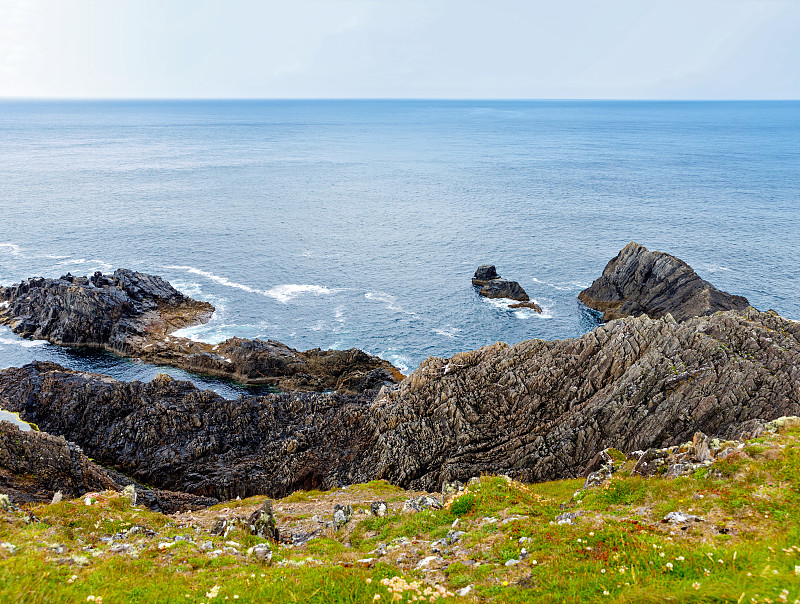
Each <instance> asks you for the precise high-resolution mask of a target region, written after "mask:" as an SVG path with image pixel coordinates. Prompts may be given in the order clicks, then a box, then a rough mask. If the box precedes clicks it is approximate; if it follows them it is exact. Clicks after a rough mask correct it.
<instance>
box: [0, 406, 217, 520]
mask: <svg viewBox="0 0 800 604" xmlns="http://www.w3.org/2000/svg"><path fill="white" fill-rule="evenodd" d="M132 484H134V483H133V481H132V480H130V479H128V478H126V477H125V476H122V475H120V474H119V473H118V472H114V471H113V470H107V469H106V468H103V467H101V466H98V465H97V464H96V463H94V462H92V461H91V460H90V459H89V458H88V457H86V455H84V454H83V452H82V451H81V449H80V447H78V446H77V445H75V444H74V443H71V442H68V441H66V440H65V439H64V438H62V437H60V436H52V435H50V434H46V433H43V432H35V431H28V432H23V431H21V430H20V429H19V428H17V427H16V426H14V425H13V424H11V423H10V422H0V492H2V493H5V494H7V495H9V496H10V498H11V499H12V501H14V502H15V503H27V502H34V501H35V502H40V503H43V502H50V501H51V500H52V499H53V495H54V494H55V493H56V492H58V491H60V492H61V493H62V495H63V496H65V497H68V498H74V497H79V496H81V495H83V494H84V493H87V492H92V491H103V490H114V491H119V490H122V489H123V487H125V486H128V485H132ZM134 489H135V492H136V497H137V500H138V501H139V503H140V504H144V505H146V506H147V507H149V508H150V509H153V510H156V511H160V512H163V513H166V514H171V513H173V512H179V511H186V510H197V509H201V508H205V507H208V506H210V505H214V504H215V503H218V500H216V499H212V498H204V497H197V496H195V495H189V494H187V493H173V492H170V491H162V490H159V489H145V488H143V487H142V486H141V485H135V486H134Z"/></svg>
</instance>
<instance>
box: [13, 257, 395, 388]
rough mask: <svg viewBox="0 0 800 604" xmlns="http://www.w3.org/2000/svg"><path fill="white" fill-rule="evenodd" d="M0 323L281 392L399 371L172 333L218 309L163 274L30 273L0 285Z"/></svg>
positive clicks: (351, 359)
mask: <svg viewBox="0 0 800 604" xmlns="http://www.w3.org/2000/svg"><path fill="white" fill-rule="evenodd" d="M0 302H3V304H2V305H0V324H6V325H9V326H10V327H11V329H12V331H14V332H15V333H17V334H19V335H21V336H23V337H29V338H35V339H42V340H48V341H50V342H52V343H54V344H59V345H62V346H87V347H93V348H102V349H104V350H107V351H109V352H113V353H115V354H118V355H120V356H125V357H135V358H140V359H142V360H143V361H147V362H149V363H154V364H157V365H171V366H173V367H179V368H181V369H186V370H189V371H194V372H197V373H203V374H207V375H212V376H218V377H224V378H230V379H232V380H236V381H238V382H241V383H244V384H264V385H271V386H275V387H278V388H280V389H283V390H305V391H322V390H338V391H342V392H351V393H356V392H367V391H377V390H378V389H379V388H380V387H381V386H383V385H386V384H389V385H391V384H394V383H396V382H397V381H399V380H400V379H402V377H403V376H402V375H401V374H400V372H399V371H398V370H397V368H395V367H394V366H393V365H392V364H391V363H389V362H388V361H384V360H383V359H380V358H378V357H375V356H371V355H369V354H367V353H365V352H363V351H361V350H356V349H350V350H319V349H313V350H307V351H305V352H301V351H298V350H294V349H293V348H289V347H288V346H286V345H285V344H281V343H280V342H276V341H273V340H268V341H262V340H248V339H244V338H230V339H228V340H226V341H224V342H221V343H219V344H216V345H212V344H206V343H203V342H195V341H192V340H189V339H187V338H180V337H176V336H172V335H170V334H172V332H174V331H175V330H177V329H180V328H182V327H187V326H189V325H195V324H198V323H205V322H206V321H208V319H209V318H210V317H211V315H212V313H213V312H214V307H213V306H212V305H211V304H209V303H208V302H201V301H199V300H193V299H192V298H189V297H188V296H185V295H184V294H182V293H180V292H179V291H178V290H176V289H175V288H174V287H172V286H171V285H170V284H169V283H168V282H166V281H164V280H163V279H162V278H161V277H157V276H154V275H147V274H144V273H137V272H135V271H131V270H128V269H118V270H116V271H114V273H113V274H112V275H103V274H101V273H99V272H97V273H95V274H94V276H92V277H91V278H87V277H73V276H72V275H69V274H68V275H65V276H63V277H61V278H60V279H43V278H36V279H28V280H27V281H23V282H22V283H20V284H18V285H14V286H10V287H0Z"/></svg>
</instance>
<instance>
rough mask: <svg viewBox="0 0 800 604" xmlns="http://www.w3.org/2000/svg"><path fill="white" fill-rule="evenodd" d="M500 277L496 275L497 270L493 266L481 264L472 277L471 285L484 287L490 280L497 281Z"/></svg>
mask: <svg viewBox="0 0 800 604" xmlns="http://www.w3.org/2000/svg"><path fill="white" fill-rule="evenodd" d="M499 278H500V275H498V274H497V269H496V268H495V266H494V264H482V265H481V266H479V267H478V269H477V270H476V271H475V274H474V275H473V276H472V285H477V286H481V287H482V286H484V285H486V284H487V283H489V281H491V280H492V279H499Z"/></svg>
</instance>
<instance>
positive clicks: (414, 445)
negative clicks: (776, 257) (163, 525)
mask: <svg viewBox="0 0 800 604" xmlns="http://www.w3.org/2000/svg"><path fill="white" fill-rule="evenodd" d="M798 384H800V324H798V323H793V322H791V321H787V320H785V319H782V318H781V317H779V316H778V315H776V314H775V313H771V312H767V313H759V312H758V311H755V310H754V309H749V310H748V311H746V312H744V313H737V312H734V311H729V312H722V313H717V314H714V315H712V316H702V317H694V318H691V319H688V320H686V321H684V322H681V323H678V322H676V321H675V320H674V319H672V317H671V316H666V317H663V318H661V319H651V318H649V317H647V316H644V315H643V316H640V317H635V318H634V317H629V318H625V319H620V320H617V321H612V322H610V323H608V324H606V325H603V326H601V327H598V328H597V329H595V330H594V331H592V332H591V333H588V334H585V335H584V336H582V337H580V338H575V339H570V340H560V341H553V342H546V341H542V340H530V341H526V342H521V343H520V344H516V345H514V346H508V345H506V344H503V343H497V344H494V345H492V346H487V347H485V348H482V349H480V350H476V351H472V352H466V353H461V354H457V355H455V356H454V357H452V358H450V359H441V358H430V359H428V360H427V361H426V362H424V363H423V364H422V365H421V366H420V367H419V369H418V370H417V371H415V372H414V373H413V374H412V375H411V376H409V378H407V379H406V380H404V381H403V382H402V383H401V384H400V385H399V386H394V387H391V388H388V387H387V388H384V389H382V391H381V393H380V394H379V395H378V397H377V399H375V400H374V401H373V400H372V399H371V398H370V397H365V396H360V397H358V396H344V395H341V394H322V393H309V394H300V393H293V394H288V393H287V394H273V395H268V396H262V397H242V398H239V399H236V400H225V399H223V398H222V397H220V396H218V395H217V394H215V393H213V392H210V391H205V392H201V391H199V390H197V388H196V387H194V386H193V385H192V384H190V383H188V382H178V381H174V380H172V379H171V378H169V377H166V376H162V377H159V378H158V379H156V380H153V382H151V383H149V384H142V383H138V382H132V383H123V382H118V381H116V380H113V379H111V378H108V377H104V376H100V375H95V374H86V373H79V372H73V371H68V370H65V369H63V368H61V367H59V366H58V365H54V364H52V363H34V364H31V365H27V366H25V367H23V368H20V369H7V370H4V371H0V406H2V407H4V408H6V409H10V410H13V411H17V412H19V413H20V416H21V417H22V418H23V419H25V420H26V421H32V422H35V423H37V424H38V425H39V426H40V427H41V428H42V429H43V430H47V431H48V432H51V433H54V434H61V435H63V436H65V437H66V438H68V439H69V440H71V441H74V442H76V443H78V444H79V445H80V446H81V447H82V448H83V449H84V450H85V451H87V453H88V454H89V455H91V456H92V457H93V458H94V459H96V460H98V461H99V462H100V463H103V464H104V465H107V466H114V467H116V468H117V469H119V470H120V471H123V472H125V473H127V474H129V475H131V476H132V477H133V478H135V479H137V480H140V481H142V482H146V483H148V484H152V485H155V486H158V487H160V488H166V489H170V490H181V491H186V492H188V493H193V494H197V495H203V496H213V497H216V498H219V499H228V498H232V497H236V496H237V495H240V496H242V497H245V496H248V495H253V494H257V493H263V494H268V495H271V496H273V497H280V496H283V495H285V494H287V493H289V492H291V491H293V490H297V489H309V488H330V487H333V486H337V485H341V484H350V483H357V482H367V481H369V480H373V479H379V478H383V479H386V480H389V481H390V482H392V483H394V484H398V485H400V486H404V487H411V488H414V489H424V490H434V489H437V488H438V487H439V486H440V485H441V484H442V483H444V482H453V481H455V480H460V481H466V480H467V479H469V478H470V477H472V476H479V475H481V474H484V473H504V474H507V475H509V476H512V477H515V478H517V479H520V480H523V481H529V482H533V481H540V480H547V479H554V478H563V477H572V476H579V475H581V474H582V471H583V469H584V467H585V466H586V464H587V463H588V462H589V461H590V460H592V458H593V457H594V456H595V454H596V453H597V452H598V451H601V450H603V449H605V448H608V447H614V448H617V449H619V450H623V451H633V450H645V451H646V450H647V449H650V448H658V447H666V446H671V445H676V444H680V443H683V442H685V441H686V440H688V439H690V438H691V437H692V435H693V434H694V433H696V432H698V431H702V432H704V433H705V434H709V435H712V436H720V437H725V436H726V435H732V436H738V434H740V433H741V431H742V430H744V429H746V428H747V426H749V425H751V424H752V422H753V420H757V419H761V420H766V421H769V420H772V419H775V418H777V417H781V416H788V415H800V386H798Z"/></svg>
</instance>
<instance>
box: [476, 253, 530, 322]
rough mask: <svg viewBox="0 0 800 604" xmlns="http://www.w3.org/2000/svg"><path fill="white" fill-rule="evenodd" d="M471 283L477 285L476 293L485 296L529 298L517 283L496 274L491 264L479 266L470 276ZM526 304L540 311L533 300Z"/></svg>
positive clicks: (522, 300)
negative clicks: (478, 288)
mask: <svg viewBox="0 0 800 604" xmlns="http://www.w3.org/2000/svg"><path fill="white" fill-rule="evenodd" d="M472 285H475V286H479V287H480V290H479V291H478V293H479V294H480V295H481V296H486V297H487V298H508V299H510V300H519V301H520V302H528V301H529V300H530V298H529V297H528V294H527V293H525V290H524V289H522V286H521V285H520V284H519V283H517V282H516V281H509V280H508V279H503V278H502V277H501V276H500V275H498V274H497V270H496V269H495V267H494V265H493V264H484V265H482V266H479V267H478V270H476V271H475V275H474V276H473V277H472ZM521 306H523V305H521V304H518V305H514V306H512V308H520V307H521ZM526 306H527V307H528V308H532V309H533V310H535V311H536V312H539V313H540V312H542V309H541V308H539V305H538V304H536V303H534V302H531V303H530V304H529V305H526Z"/></svg>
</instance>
